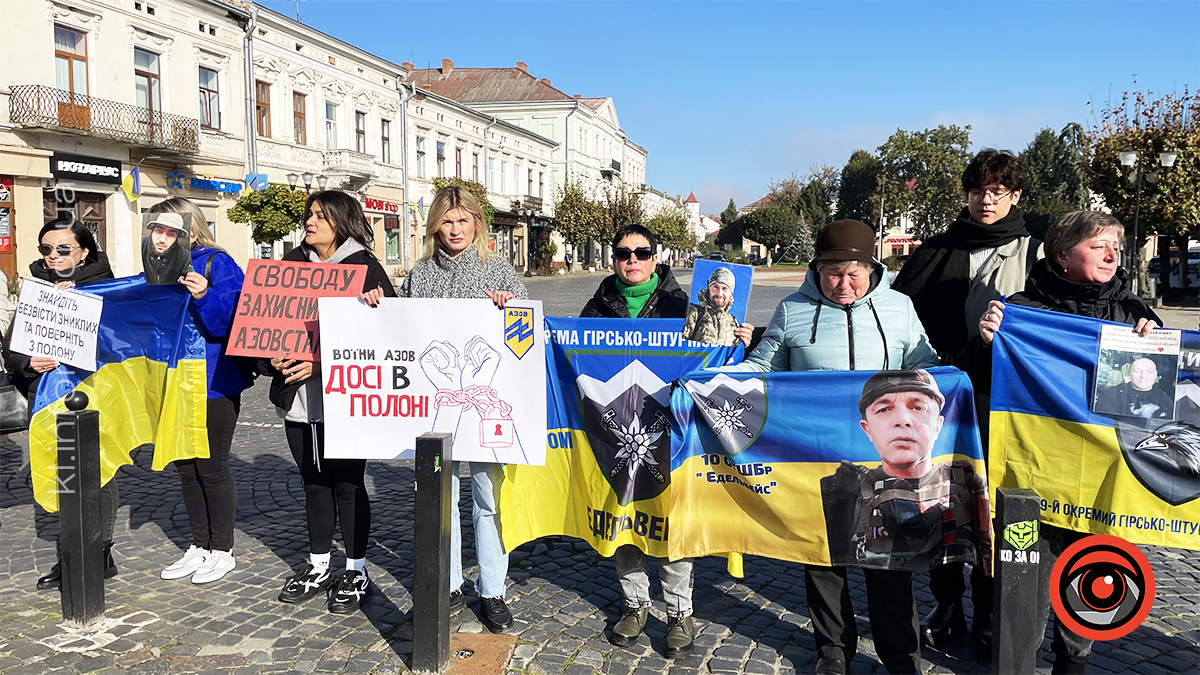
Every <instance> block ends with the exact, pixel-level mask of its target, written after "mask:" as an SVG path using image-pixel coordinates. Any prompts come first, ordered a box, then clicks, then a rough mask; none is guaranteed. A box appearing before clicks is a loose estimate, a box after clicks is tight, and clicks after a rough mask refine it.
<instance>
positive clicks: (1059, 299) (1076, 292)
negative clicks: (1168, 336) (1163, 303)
mask: <svg viewBox="0 0 1200 675" xmlns="http://www.w3.org/2000/svg"><path fill="white" fill-rule="evenodd" d="M1008 301H1009V302H1011V303H1013V304H1014V305H1024V306H1026V307H1037V308H1039V309H1049V310H1053V311H1055V312H1063V313H1065V314H1076V315H1078V316H1087V317H1091V318H1093V319H1104V320H1105V321H1115V322H1116V323H1126V324H1129V325H1130V326H1134V325H1137V322H1138V320H1139V319H1143V318H1145V319H1150V320H1151V321H1155V322H1157V323H1158V325H1160V326H1161V325H1162V319H1160V318H1159V316H1158V315H1157V314H1155V313H1154V310H1152V309H1150V307H1149V306H1148V305H1147V304H1146V302H1145V301H1144V300H1142V299H1141V298H1139V297H1138V296H1136V295H1134V294H1133V293H1132V292H1130V290H1129V277H1128V275H1127V274H1126V273H1125V270H1124V269H1121V268H1119V267H1118V268H1117V274H1116V275H1115V276H1114V277H1113V278H1112V279H1110V280H1109V281H1108V282H1107V283H1103V284H1083V285H1080V284H1073V283H1071V282H1070V281H1067V280H1066V279H1064V278H1062V277H1061V276H1059V274H1058V272H1056V271H1054V270H1053V269H1051V267H1050V263H1049V262H1048V261H1047V260H1046V259H1044V258H1043V259H1042V260H1039V261H1037V263H1036V264H1034V266H1033V269H1032V270H1030V272H1029V278H1028V279H1026V281H1025V290H1023V291H1021V292H1020V293H1014V294H1013V295H1012V296H1011V297H1009V299H1008Z"/></svg>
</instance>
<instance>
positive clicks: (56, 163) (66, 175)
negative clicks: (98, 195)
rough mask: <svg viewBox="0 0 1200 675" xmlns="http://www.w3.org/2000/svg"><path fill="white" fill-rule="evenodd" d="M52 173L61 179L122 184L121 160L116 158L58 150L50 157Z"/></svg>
mask: <svg viewBox="0 0 1200 675" xmlns="http://www.w3.org/2000/svg"><path fill="white" fill-rule="evenodd" d="M50 173H51V174H52V175H53V176H54V177H55V178H58V179H60V180H62V179H66V180H78V181H85V182H88V183H109V184H112V185H120V184H121V162H120V161H118V160H115V159H101V158H99V157H84V156H82V155H66V154H63V153H60V152H56V153H54V155H53V156H51V157H50Z"/></svg>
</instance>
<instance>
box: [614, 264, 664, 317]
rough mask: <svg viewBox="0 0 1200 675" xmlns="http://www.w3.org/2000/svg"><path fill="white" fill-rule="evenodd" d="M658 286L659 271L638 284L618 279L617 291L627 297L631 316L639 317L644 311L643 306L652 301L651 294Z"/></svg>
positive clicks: (626, 300) (626, 304)
mask: <svg viewBox="0 0 1200 675" xmlns="http://www.w3.org/2000/svg"><path fill="white" fill-rule="evenodd" d="M657 288H658V273H657V272H655V273H654V274H651V275H650V278H649V279H647V280H646V281H645V282H644V283H640V284H638V285H637V286H630V285H629V284H627V283H625V282H624V281H621V280H620V279H619V278H618V279H617V293H619V294H620V296H621V297H622V298H624V299H625V306H626V307H628V308H629V316H630V317H632V318H635V319H636V318H637V316H638V314H641V313H642V308H643V307H645V306H646V303H647V302H649V301H650V296H651V295H652V294H653V293H654V291H655V290H656V289H657Z"/></svg>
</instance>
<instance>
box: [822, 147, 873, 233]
mask: <svg viewBox="0 0 1200 675" xmlns="http://www.w3.org/2000/svg"><path fill="white" fill-rule="evenodd" d="M882 168H883V165H882V164H880V163H879V159H878V158H877V157H875V155H872V154H871V153H869V152H867V151H866V150H855V151H854V152H852V153H850V160H849V161H847V162H846V166H844V167H842V176H841V181H840V184H839V186H838V199H837V211H836V213H835V216H834V217H835V218H837V219H838V220H845V219H851V220H858V221H861V222H864V223H867V224H868V225H871V224H877V221H878V220H879V202H878V201H877V200H873V199H872V197H873V195H874V193H875V188H876V187H877V186H878V184H879V172H880V171H881V170H882Z"/></svg>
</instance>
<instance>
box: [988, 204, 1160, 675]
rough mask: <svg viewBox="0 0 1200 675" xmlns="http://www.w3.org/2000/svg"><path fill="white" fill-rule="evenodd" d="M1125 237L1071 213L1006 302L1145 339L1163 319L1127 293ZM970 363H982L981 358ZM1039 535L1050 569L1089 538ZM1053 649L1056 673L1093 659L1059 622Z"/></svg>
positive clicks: (1112, 221) (1044, 601)
mask: <svg viewBox="0 0 1200 675" xmlns="http://www.w3.org/2000/svg"><path fill="white" fill-rule="evenodd" d="M1124 238H1125V228H1124V226H1122V225H1121V222H1120V221H1118V220H1117V219H1116V218H1114V217H1112V216H1111V215H1109V214H1107V213H1100V212H1099V211H1076V212H1074V213H1068V214H1067V215H1065V216H1063V217H1062V219H1061V220H1059V221H1058V223H1056V224H1055V225H1054V226H1053V227H1051V228H1050V230H1049V231H1048V232H1047V233H1046V257H1045V258H1044V259H1042V260H1039V261H1038V262H1037V263H1036V264H1034V266H1033V269H1032V270H1031V271H1030V272H1029V278H1028V279H1027V280H1026V282H1025V290H1024V291H1022V292H1020V293H1015V294H1013V295H1012V296H1009V298H1008V301H1009V302H1011V303H1013V304H1015V305H1023V306H1027V307H1037V308H1040V309H1049V310H1052V311H1055V312H1065V313H1067V314H1075V315H1078V316H1087V317H1091V318H1093V319H1104V320H1106V321H1115V322H1118V323H1125V324H1129V325H1130V326H1133V329H1134V331H1136V332H1137V333H1138V334H1140V335H1142V336H1143V337H1145V336H1146V334H1147V333H1149V332H1150V331H1151V330H1153V329H1154V328H1157V327H1158V326H1159V325H1161V323H1162V320H1161V319H1159V318H1158V315H1157V314H1155V313H1154V310H1152V309H1150V307H1149V306H1147V305H1146V303H1145V301H1143V300H1142V299H1141V298H1139V297H1138V296H1136V295H1134V294H1133V293H1132V292H1130V290H1129V285H1128V281H1127V277H1126V274H1125V270H1123V269H1121V268H1120V265H1119V263H1120V252H1121V241H1122V240H1123V239H1124ZM1003 319H1004V304H1003V303H1001V302H999V301H996V300H993V301H992V302H991V304H989V305H988V309H987V311H986V312H984V315H983V317H982V318H981V319H980V321H979V339H980V341H981V343H982V344H983V345H984V346H985V347H986V350H984V357H987V358H990V354H987V353H986V352H990V351H991V349H990V348H991V345H992V339H993V336H994V335H995V333H996V331H997V330H999V328H1000V323H1001V321H1002V320H1003ZM977 353H978V350H977ZM972 360H973V361H979V359H978V358H975V359H972ZM989 374H990V373H989ZM989 379H990V378H989ZM1041 536H1042V538H1043V539H1045V540H1046V541H1047V543H1048V544H1049V555H1048V556H1043V557H1042V564H1044V565H1046V566H1047V567H1046V569H1049V568H1050V567H1052V566H1053V565H1054V561H1055V560H1056V559H1057V558H1058V556H1059V555H1061V554H1062V552H1063V551H1064V550H1065V549H1066V548H1067V547H1068V546H1070V545H1071V544H1073V543H1075V542H1076V541H1078V540H1080V539H1082V538H1084V537H1086V536H1087V534H1086V533H1081V532H1074V531H1071V530H1064V529H1062V528H1059V527H1054V526H1051V525H1045V524H1043V525H1042V526H1041ZM1039 601H1040V607H1039V608H1038V609H1039V612H1040V615H1039V616H1040V617H1041V624H1042V625H1045V623H1046V620H1047V619H1048V618H1049V613H1050V596H1049V595H1048V594H1046V593H1043V594H1041V596H1040V597H1039ZM1039 643H1040V639H1039ZM1033 648H1034V649H1036V648H1037V647H1036V646H1034V647H1033ZM1050 649H1051V651H1053V652H1054V654H1055V659H1054V669H1053V671H1052V672H1054V673H1082V672H1084V666H1085V665H1086V664H1087V662H1088V660H1089V659H1090V658H1091V653H1092V641H1091V640H1089V639H1087V638H1085V637H1082V636H1079V635H1076V634H1075V633H1073V632H1071V631H1070V630H1069V629H1068V628H1067V627H1066V626H1064V625H1062V623H1061V622H1060V621H1058V620H1057V619H1056V620H1055V622H1054V642H1053V643H1052V644H1051V646H1050Z"/></svg>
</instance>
